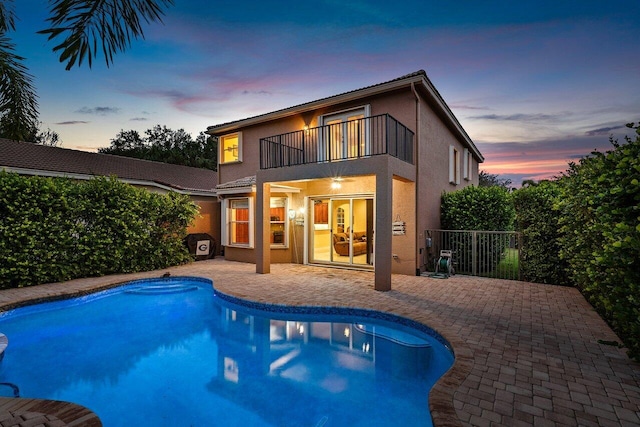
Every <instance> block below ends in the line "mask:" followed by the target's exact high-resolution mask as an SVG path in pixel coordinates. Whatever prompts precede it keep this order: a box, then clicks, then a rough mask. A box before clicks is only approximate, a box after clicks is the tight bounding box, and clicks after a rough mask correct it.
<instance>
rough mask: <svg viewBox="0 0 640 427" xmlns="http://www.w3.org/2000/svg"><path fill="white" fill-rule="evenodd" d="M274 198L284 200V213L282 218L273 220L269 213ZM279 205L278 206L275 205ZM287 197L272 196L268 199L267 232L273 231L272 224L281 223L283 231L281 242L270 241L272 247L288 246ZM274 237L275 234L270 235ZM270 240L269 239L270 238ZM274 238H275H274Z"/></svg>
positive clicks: (283, 247) (281, 247) (284, 247)
mask: <svg viewBox="0 0 640 427" xmlns="http://www.w3.org/2000/svg"><path fill="white" fill-rule="evenodd" d="M274 200H284V213H283V218H282V219H279V220H273V216H272V215H271V209H273V208H274V206H273V202H274ZM276 207H280V206H276ZM289 222H290V221H289V197H288V196H273V197H271V198H270V199H269V234H270V235H271V234H272V233H273V231H272V230H273V226H274V225H281V226H282V228H283V230H282V232H283V233H284V236H283V240H282V243H275V242H271V243H270V247H271V248H272V249H286V248H288V247H289ZM272 237H275V236H272ZM270 240H271V239H270ZM274 240H275V238H274Z"/></svg>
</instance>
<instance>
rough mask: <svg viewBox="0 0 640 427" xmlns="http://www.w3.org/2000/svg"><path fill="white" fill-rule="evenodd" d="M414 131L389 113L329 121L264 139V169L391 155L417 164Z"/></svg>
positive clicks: (261, 158)
mask: <svg viewBox="0 0 640 427" xmlns="http://www.w3.org/2000/svg"><path fill="white" fill-rule="evenodd" d="M413 137H414V133H413V132H412V131H411V130H409V129H408V128H407V127H406V126H405V125H403V124H402V123H400V122H398V121H397V120H396V119H394V118H393V117H391V116H390V115H389V114H380V115H378V116H371V117H365V118H362V119H357V120H350V121H346V122H339V123H334V124H328V125H325V126H320V127H317V128H311V129H305V130H299V131H295V132H289V133H284V134H280V135H274V136H270V137H267V138H261V139H260V168H261V169H272V168H281V167H285V166H294V165H304V164H310V163H323V162H333V161H338V160H349V159H359V158H363V157H370V156H377V155H380V154H388V155H391V156H393V157H397V158H398V159H400V160H403V161H405V162H407V163H411V164H413V144H414V143H413V139H414V138H413Z"/></svg>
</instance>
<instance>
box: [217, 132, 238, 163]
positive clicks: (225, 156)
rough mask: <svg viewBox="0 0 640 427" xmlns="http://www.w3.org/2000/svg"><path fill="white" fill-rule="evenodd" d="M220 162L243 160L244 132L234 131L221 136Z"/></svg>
mask: <svg viewBox="0 0 640 427" xmlns="http://www.w3.org/2000/svg"><path fill="white" fill-rule="evenodd" d="M219 145H220V156H219V158H220V164H224V163H234V162H241V161H242V134H241V133H239V132H238V133H232V134H229V135H224V136H221V137H220V143H219Z"/></svg>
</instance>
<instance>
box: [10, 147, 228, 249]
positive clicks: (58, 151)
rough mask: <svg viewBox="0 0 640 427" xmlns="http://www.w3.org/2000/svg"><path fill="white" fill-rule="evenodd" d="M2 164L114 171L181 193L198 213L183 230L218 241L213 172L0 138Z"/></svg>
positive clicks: (21, 168) (66, 173)
mask: <svg viewBox="0 0 640 427" xmlns="http://www.w3.org/2000/svg"><path fill="white" fill-rule="evenodd" d="M3 169H4V170H5V171H7V172H14V173H18V174H21V175H38V176H49V177H67V178H73V179H91V178H93V177H95V176H115V177H117V178H118V179H119V180H120V181H123V182H126V183H128V184H131V185H134V186H136V187H142V188H146V189H147V190H149V191H154V192H158V193H167V192H169V191H175V192H177V193H181V194H186V195H188V196H189V197H190V199H191V200H192V201H193V202H194V203H195V204H197V205H198V206H199V207H200V215H199V216H198V217H197V218H196V220H195V222H194V223H193V224H192V225H191V226H190V227H189V229H188V230H187V231H188V232H189V233H207V234H209V235H211V236H212V237H214V238H215V239H216V241H217V242H220V203H219V202H218V199H217V197H216V192H215V187H216V184H217V183H218V177H217V172H215V171H212V170H208V169H200V168H192V167H187V166H179V165H172V164H167V163H160V162H152V161H148V160H140V159H134V158H130V157H122V156H113V155H110V154H100V153H89V152H86V151H78V150H69V149H64V148H58V147H49V146H44V145H38V144H32V143H29V142H19V141H12V140H8V139H3V138H0V170H3Z"/></svg>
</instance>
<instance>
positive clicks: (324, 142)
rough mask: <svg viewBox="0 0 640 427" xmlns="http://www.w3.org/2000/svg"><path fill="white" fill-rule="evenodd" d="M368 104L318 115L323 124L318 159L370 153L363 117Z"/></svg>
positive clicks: (351, 157) (367, 112)
mask: <svg viewBox="0 0 640 427" xmlns="http://www.w3.org/2000/svg"><path fill="white" fill-rule="evenodd" d="M369 116H371V108H370V106H369V105H365V106H363V107H359V108H355V109H351V110H345V111H341V112H337V113H331V114H325V115H323V116H320V117H318V126H323V128H322V133H321V134H320V135H319V137H320V138H319V147H318V157H319V158H318V160H319V161H326V160H342V159H353V158H358V157H363V156H368V155H370V154H371V153H370V151H371V147H370V143H369V130H368V126H366V121H365V118H367V117H369Z"/></svg>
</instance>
